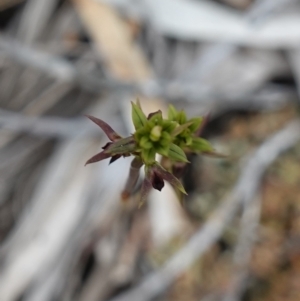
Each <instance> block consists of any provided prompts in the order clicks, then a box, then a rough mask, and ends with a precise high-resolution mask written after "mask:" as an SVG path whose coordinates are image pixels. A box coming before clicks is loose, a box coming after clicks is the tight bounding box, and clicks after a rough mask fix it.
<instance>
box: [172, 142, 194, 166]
mask: <svg viewBox="0 0 300 301" xmlns="http://www.w3.org/2000/svg"><path fill="white" fill-rule="evenodd" d="M168 158H170V159H171V160H174V161H180V162H186V163H188V162H189V161H188V159H187V157H186V155H185V153H184V151H183V150H182V149H181V148H180V147H179V146H177V145H175V144H174V143H172V144H171V145H170V149H169V154H168Z"/></svg>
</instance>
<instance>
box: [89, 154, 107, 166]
mask: <svg viewBox="0 0 300 301" xmlns="http://www.w3.org/2000/svg"><path fill="white" fill-rule="evenodd" d="M109 157H111V155H110V154H107V153H105V152H103V151H102V152H101V153H98V154H96V155H95V156H93V157H92V158H90V159H89V160H87V161H86V163H85V165H84V166H86V165H88V164H91V163H95V162H98V161H102V160H104V159H107V158H109Z"/></svg>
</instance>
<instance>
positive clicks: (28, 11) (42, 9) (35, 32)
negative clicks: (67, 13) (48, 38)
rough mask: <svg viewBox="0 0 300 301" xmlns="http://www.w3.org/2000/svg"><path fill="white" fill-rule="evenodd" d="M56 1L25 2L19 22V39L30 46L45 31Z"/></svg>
mask: <svg viewBox="0 0 300 301" xmlns="http://www.w3.org/2000/svg"><path fill="white" fill-rule="evenodd" d="M57 2H58V0H30V1H27V2H26V6H25V10H24V11H23V14H22V17H21V20H20V27H19V28H20V29H19V37H20V38H21V39H22V40H23V41H24V42H26V44H27V43H28V44H32V43H33V42H34V41H35V40H36V39H37V38H38V37H39V36H40V34H41V33H42V31H43V30H44V29H45V27H46V25H47V22H48V21H49V19H50V16H51V14H52V13H53V11H54V9H55V6H56V5H57Z"/></svg>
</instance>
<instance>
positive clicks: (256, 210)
mask: <svg viewBox="0 0 300 301" xmlns="http://www.w3.org/2000/svg"><path fill="white" fill-rule="evenodd" d="M260 207H261V199H260V197H257V198H255V199H254V200H253V201H252V202H249V203H247V204H245V206H244V207H243V213H242V218H241V229H240V233H239V237H238V241H237V244H236V246H235V249H234V254H233V261H234V265H235V272H234V273H233V275H232V279H231V282H230V284H229V288H228V290H227V292H226V293H225V296H224V297H223V299H222V300H223V301H238V300H240V297H241V295H242V293H243V292H244V290H245V289H246V287H247V279H248V276H249V266H248V265H249V262H250V259H251V253H252V249H253V245H254V242H255V239H256V237H257V230H258V229H257V228H258V226H259V220H260Z"/></svg>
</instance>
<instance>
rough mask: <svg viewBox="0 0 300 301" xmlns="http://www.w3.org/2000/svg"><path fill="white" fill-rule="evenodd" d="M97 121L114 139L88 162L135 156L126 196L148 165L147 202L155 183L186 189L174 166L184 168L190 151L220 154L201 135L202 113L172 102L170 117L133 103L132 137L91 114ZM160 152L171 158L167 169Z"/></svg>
mask: <svg viewBox="0 0 300 301" xmlns="http://www.w3.org/2000/svg"><path fill="white" fill-rule="evenodd" d="M87 117H88V118H89V119H90V120H91V121H93V122H94V123H96V124H97V125H98V126H99V127H100V128H101V129H102V130H103V131H104V132H105V133H106V135H107V137H108V138H109V139H110V142H108V143H107V144H106V145H104V146H103V147H102V149H103V150H102V151H101V152H100V153H98V154H96V155H95V156H93V157H92V158H90V159H89V160H88V161H87V162H86V164H90V163H94V162H98V161H101V160H104V159H107V158H110V163H112V162H114V161H116V160H117V159H119V158H120V157H122V156H123V157H128V156H134V159H133V161H132V164H131V168H130V172H129V178H128V180H127V183H126V186H125V189H124V191H123V192H122V198H123V199H126V198H128V197H129V196H130V194H131V192H132V191H133V189H134V186H135V184H136V182H137V180H138V177H139V169H140V168H141V167H142V166H143V165H145V174H146V177H145V179H144V181H143V184H142V189H141V201H142V202H143V201H144V200H145V199H146V197H147V194H148V193H149V191H150V189H151V188H152V187H153V188H155V189H157V190H161V189H162V188H163V186H164V181H168V182H169V183H170V184H172V185H173V186H174V187H175V188H176V189H177V190H178V191H181V192H182V193H186V192H185V190H184V188H183V186H182V184H181V183H180V181H179V180H178V179H177V178H176V177H175V176H174V174H173V172H174V169H173V167H174V168H175V169H176V168H177V169H178V167H179V165H178V164H180V168H182V166H183V165H185V163H188V162H189V161H188V159H187V157H186V154H187V153H204V154H211V155H216V154H215V153H214V152H213V148H212V146H211V145H210V143H209V142H208V141H207V140H205V139H203V138H200V137H198V136H199V135H200V132H201V130H202V128H203V124H204V119H203V118H202V117H199V118H192V119H188V118H187V116H186V113H185V112H184V111H177V110H176V109H175V108H174V107H173V106H172V105H170V106H169V110H168V118H163V116H162V112H161V111H157V112H154V113H151V114H149V116H147V117H146V115H145V114H144V112H143V111H142V109H141V107H140V104H139V102H137V103H132V121H133V124H134V127H135V132H134V133H133V134H132V135H130V136H129V137H125V138H123V137H121V136H120V135H119V134H118V133H116V132H115V131H114V130H113V129H112V128H111V127H110V125H108V124H107V123H106V122H104V121H103V120H101V119H98V118H96V117H93V116H87ZM157 154H160V155H162V156H163V159H168V160H169V162H171V168H170V164H169V167H168V168H167V169H165V168H164V166H162V165H164V164H163V163H162V165H161V164H160V163H159V162H157V160H156V159H157V158H156V155H157Z"/></svg>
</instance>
